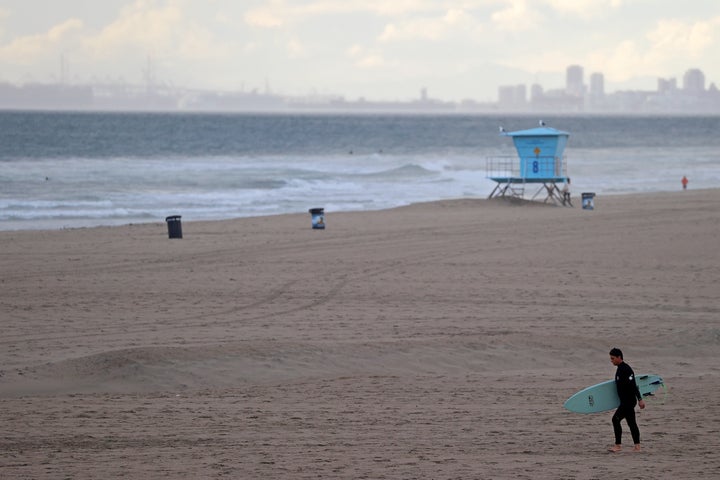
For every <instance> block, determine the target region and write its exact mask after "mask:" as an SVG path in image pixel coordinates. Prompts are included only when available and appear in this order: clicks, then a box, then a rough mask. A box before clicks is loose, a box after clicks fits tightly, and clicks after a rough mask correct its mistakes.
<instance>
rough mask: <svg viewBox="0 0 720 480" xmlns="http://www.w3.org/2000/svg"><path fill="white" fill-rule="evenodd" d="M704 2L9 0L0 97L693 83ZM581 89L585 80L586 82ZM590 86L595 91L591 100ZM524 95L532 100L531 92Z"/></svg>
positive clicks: (716, 18) (1, 23) (411, 95)
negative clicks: (57, 90)
mask: <svg viewBox="0 0 720 480" xmlns="http://www.w3.org/2000/svg"><path fill="white" fill-rule="evenodd" d="M718 51H720V3H718V2H715V1H710V0H686V1H685V2H677V1H674V0H673V1H671V0H572V1H568V0H463V1H461V2H457V1H451V0H402V1H397V2H387V1H386V0H292V1H291V0H244V1H243V2H236V1H233V0H208V1H206V2H198V1H194V0H103V2H87V1H83V0H63V1H62V2H47V1H45V0H4V1H3V2H2V4H0V67H1V68H0V82H4V83H9V84H12V85H24V84H28V83H65V84H69V85H98V84H118V83H124V84H129V85H142V84H145V83H146V82H148V81H149V80H151V81H153V82H154V83H156V84H157V85H160V86H163V87H173V86H183V87H185V88H188V89H198V90H205V91H224V92H239V91H241V92H252V91H256V92H260V93H266V92H267V93H276V94H281V95H287V96H292V97H302V96H313V95H314V96H323V95H326V96H332V95H335V96H343V97H345V98H346V99H347V100H348V101H358V100H359V99H372V100H377V101H395V102H397V101H401V102H406V101H412V100H414V99H417V98H418V96H419V95H420V93H419V92H421V91H425V92H426V95H427V97H428V98H436V99H442V100H444V101H449V102H457V103H460V102H463V101H464V100H475V101H478V102H493V101H496V100H497V94H498V90H497V89H498V86H501V85H519V84H524V85H526V86H527V88H529V89H531V86H532V85H543V86H544V88H546V89H550V90H552V89H558V88H563V87H564V85H565V82H566V78H565V75H566V71H565V68H566V67H567V66H568V65H582V66H583V68H584V69H585V72H588V73H590V74H591V73H592V72H603V85H604V88H605V90H606V91H618V90H651V89H654V88H655V87H656V84H657V79H658V78H668V77H675V76H678V75H682V73H683V72H684V71H685V70H687V69H689V68H701V69H703V70H704V72H705V75H706V78H707V79H708V81H714V82H719V81H720V62H717V60H716V59H717V52H718ZM586 78H589V77H587V75H586ZM589 86H590V84H589ZM528 93H530V91H529V92H528Z"/></svg>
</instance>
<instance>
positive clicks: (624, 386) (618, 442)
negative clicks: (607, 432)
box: [608, 348, 645, 452]
mask: <svg viewBox="0 0 720 480" xmlns="http://www.w3.org/2000/svg"><path fill="white" fill-rule="evenodd" d="M610 361H611V362H612V364H613V365H615V366H616V367H617V370H616V372H615V386H616V387H617V393H618V397H620V406H619V407H618V409H617V410H616V411H615V414H614V415H613V417H612V424H613V429H614V430H615V445H613V446H612V447H610V448H609V449H608V450H610V451H611V452H619V451H620V450H622V428H621V427H620V421H622V419H625V421H626V422H627V424H628V427H630V434H631V435H632V439H633V443H634V444H635V446H634V447H633V451H634V452H639V451H640V429H639V428H638V426H637V421H636V420H635V404H636V400H637V405H639V406H640V408H641V409H643V408H645V401H644V400H643V399H642V395H640V389H639V388H638V386H637V383H636V382H635V372H633V369H632V368H630V365H628V364H627V363H625V361H624V360H623V354H622V351H621V350H620V349H619V348H613V349H612V350H610Z"/></svg>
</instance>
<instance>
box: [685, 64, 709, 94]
mask: <svg viewBox="0 0 720 480" xmlns="http://www.w3.org/2000/svg"><path fill="white" fill-rule="evenodd" d="M683 90H684V91H685V92H686V93H690V94H700V93H702V92H704V91H705V74H704V73H703V72H702V71H701V70H699V69H697V68H691V69H690V70H688V71H687V72H685V75H684V76H683Z"/></svg>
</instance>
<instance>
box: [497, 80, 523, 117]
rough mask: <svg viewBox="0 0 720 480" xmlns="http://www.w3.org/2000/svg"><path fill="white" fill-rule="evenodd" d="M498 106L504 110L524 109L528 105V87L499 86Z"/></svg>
mask: <svg viewBox="0 0 720 480" xmlns="http://www.w3.org/2000/svg"><path fill="white" fill-rule="evenodd" d="M498 106H499V107H500V109H502V110H515V111H517V110H524V109H525V108H526V107H527V87H526V86H525V85H504V86H501V87H498Z"/></svg>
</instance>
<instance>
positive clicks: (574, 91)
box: [565, 65, 585, 97]
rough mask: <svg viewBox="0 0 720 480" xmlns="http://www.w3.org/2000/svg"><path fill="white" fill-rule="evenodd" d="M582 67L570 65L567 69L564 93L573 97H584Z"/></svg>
mask: <svg viewBox="0 0 720 480" xmlns="http://www.w3.org/2000/svg"><path fill="white" fill-rule="evenodd" d="M583 76H584V73H583V67H581V66H580V65H570V66H569V67H567V71H566V76H565V93H567V94H568V95H572V96H574V97H582V96H583V95H585V83H584V79H583Z"/></svg>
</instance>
